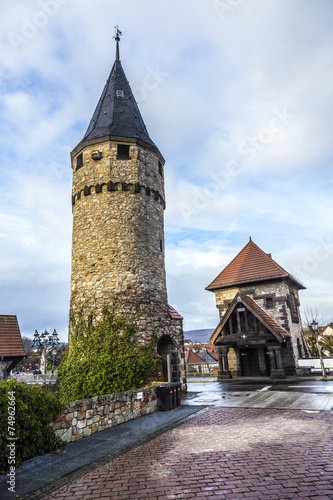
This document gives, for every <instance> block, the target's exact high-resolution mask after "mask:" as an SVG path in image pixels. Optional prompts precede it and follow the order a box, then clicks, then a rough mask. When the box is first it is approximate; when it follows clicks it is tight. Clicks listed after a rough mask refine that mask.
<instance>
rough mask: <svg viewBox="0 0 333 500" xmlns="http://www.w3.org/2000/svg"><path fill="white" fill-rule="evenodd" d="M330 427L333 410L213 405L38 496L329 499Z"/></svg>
mask: <svg viewBox="0 0 333 500" xmlns="http://www.w3.org/2000/svg"><path fill="white" fill-rule="evenodd" d="M332 429H333V414H332V413H330V412H314V413H313V412H307V411H291V410H274V409H268V410H262V409H247V408H210V409H208V411H205V412H204V413H201V414H200V415H199V416H196V417H194V418H192V419H191V420H188V421H187V422H185V423H183V424H181V425H179V426H177V427H176V428H174V429H172V430H169V431H167V432H166V433H164V434H163V435H161V436H159V437H157V438H156V439H153V440H151V441H149V442H148V443H145V444H143V445H142V446H139V447H137V448H135V449H134V450H132V451H130V452H129V453H126V454H125V455H123V456H120V457H118V458H116V459H115V460H112V461H111V462H110V463H108V464H106V465H104V466H103V467H100V468H98V469H96V470H93V471H92V472H90V473H88V474H86V475H85V476H83V477H81V478H80V479H77V480H75V481H73V482H71V483H69V484H67V485H66V486H64V487H63V488H60V489H58V490H57V491H54V492H53V493H52V492H49V493H48V494H47V495H44V496H42V497H38V498H43V500H49V499H54V500H78V499H82V500H94V499H117V500H128V499H129V500H135V499H145V500H146V499H147V500H166V499H194V498H205V499H206V498H207V499H208V498H209V499H213V498H214V499H215V498H216V497H217V498H221V499H226V500H231V499H236V500H241V499H259V500H278V499H294V498H300V499H303V500H330V499H333V465H332V464H333V431H332ZM30 498H37V497H30Z"/></svg>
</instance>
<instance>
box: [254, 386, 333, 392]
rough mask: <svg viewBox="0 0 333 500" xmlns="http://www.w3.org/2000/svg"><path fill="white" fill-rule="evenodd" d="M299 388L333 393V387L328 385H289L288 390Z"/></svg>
mask: <svg viewBox="0 0 333 500" xmlns="http://www.w3.org/2000/svg"><path fill="white" fill-rule="evenodd" d="M298 387H299V388H301V389H325V390H326V391H333V385H327V386H326V387H325V386H324V385H289V386H288V389H297V388H298ZM262 390H263V389H262Z"/></svg>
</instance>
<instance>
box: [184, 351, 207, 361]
mask: <svg viewBox="0 0 333 500" xmlns="http://www.w3.org/2000/svg"><path fill="white" fill-rule="evenodd" d="M185 363H204V360H203V359H201V358H200V357H199V356H197V355H196V354H195V353H194V352H192V351H190V350H189V351H185Z"/></svg>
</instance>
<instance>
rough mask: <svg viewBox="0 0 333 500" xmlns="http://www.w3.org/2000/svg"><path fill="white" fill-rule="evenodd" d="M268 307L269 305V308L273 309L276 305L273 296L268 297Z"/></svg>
mask: <svg viewBox="0 0 333 500" xmlns="http://www.w3.org/2000/svg"><path fill="white" fill-rule="evenodd" d="M266 307H267V309H271V308H272V307H274V304H273V298H272V297H268V298H267V299H266Z"/></svg>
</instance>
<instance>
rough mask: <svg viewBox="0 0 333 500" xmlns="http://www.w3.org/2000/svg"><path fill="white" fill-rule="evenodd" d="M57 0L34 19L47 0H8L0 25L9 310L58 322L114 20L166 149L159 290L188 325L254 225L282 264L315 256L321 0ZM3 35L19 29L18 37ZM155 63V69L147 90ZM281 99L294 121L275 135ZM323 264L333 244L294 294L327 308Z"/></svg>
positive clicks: (327, 158)
mask: <svg viewBox="0 0 333 500" xmlns="http://www.w3.org/2000/svg"><path fill="white" fill-rule="evenodd" d="M54 2H55V3H54ZM51 3H52V5H53V7H54V9H55V10H54V15H53V14H51V11H49V14H47V15H48V17H47V19H46V18H45V17H44V20H45V23H44V25H43V22H42V17H41V16H40V14H38V13H39V12H44V13H47V7H45V5H46V3H45V2H44V1H43V0H40V1H35V2H26V1H24V0H13V1H12V2H9V3H7V4H6V6H3V9H2V16H1V20H0V25H1V29H2V37H1V38H0V49H1V50H0V63H1V64H0V91H1V95H2V97H1V99H0V112H1V125H0V131H1V138H0V144H1V148H2V162H1V163H0V172H1V181H0V194H1V199H2V206H1V217H2V219H1V229H0V238H1V243H2V244H1V247H0V257H1V259H0V262H3V263H4V264H3V265H2V267H1V269H2V274H1V280H6V284H5V285H4V286H5V287H7V290H8V287H9V286H10V287H11V292H10V293H7V292H6V288H3V289H2V292H1V290H0V296H1V297H5V296H6V297H7V298H6V300H3V301H2V303H3V307H4V308H6V310H3V313H6V312H8V308H10V310H12V308H13V309H15V311H16V312H17V314H18V315H19V321H20V323H21V324H22V325H23V328H25V326H24V325H25V324H29V329H31V327H32V324H33V323H34V322H35V323H36V322H37V320H38V317H43V318H47V317H49V318H52V321H54V322H56V321H59V324H61V329H62V332H63V333H64V332H65V328H66V327H65V325H66V322H67V306H66V301H67V300H68V289H69V265H70V244H71V242H70V239H71V237H70V233H71V213H70V210H71V206H70V190H71V187H70V183H71V169H70V159H69V153H70V151H71V149H73V148H74V147H75V145H76V144H77V143H78V142H79V141H80V140H81V138H82V136H83V133H84V131H85V129H86V127H87V125H88V122H89V120H90V118H91V115H92V113H93V110H94V107H95V105H96V103H97V101H98V99H99V96H100V94H101V91H102V88H103V85H104V83H105V80H106V78H107V76H108V73H109V71H110V68H111V65H112V63H113V58H114V50H115V47H114V43H113V41H112V34H113V33H112V31H113V30H112V27H113V26H114V25H116V24H119V25H120V28H121V29H122V31H123V32H124V37H123V39H122V41H121V58H122V61H123V66H124V69H125V72H126V74H127V76H128V78H129V80H130V84H131V86H132V88H133V89H134V91H135V92H136V93H137V98H139V97H140V93H141V99H140V102H139V106H140V109H141V112H142V115H143V117H144V120H145V122H146V125H147V127H148V130H149V132H150V135H151V137H152V139H153V140H154V141H155V142H156V144H157V145H158V147H159V148H160V150H161V152H162V154H163V155H164V156H165V158H166V160H167V164H166V195H167V211H166V229H167V235H166V239H167V241H169V244H168V245H167V272H168V285H169V300H170V302H171V303H173V304H174V305H176V306H177V307H179V308H180V309H182V310H185V311H191V310H193V315H192V316H191V315H189V314H188V315H187V316H186V315H185V314H184V316H185V320H186V324H188V325H189V327H192V326H193V325H201V326H202V327H203V328H204V327H205V326H207V325H208V323H209V326H212V324H213V323H214V322H215V319H214V314H216V319H217V318H218V315H217V311H216V310H215V305H214V300H213V299H214V298H213V296H212V294H209V293H208V292H205V291H204V287H205V286H206V285H207V284H208V283H209V282H210V281H211V280H212V279H213V278H214V277H215V276H216V274H217V272H219V271H220V270H221V269H222V267H223V266H224V265H226V264H227V263H228V262H229V261H230V260H231V258H233V257H234V256H235V255H236V253H237V252H238V251H239V250H240V249H241V248H242V247H243V246H244V245H245V244H246V242H247V238H248V236H250V235H252V237H253V239H254V241H256V243H258V244H259V246H262V247H263V249H264V250H265V251H272V252H273V254H274V255H276V256H277V258H278V257H281V262H280V261H279V263H280V264H281V265H282V266H283V267H286V269H287V270H288V271H290V272H293V269H296V270H297V266H298V268H299V266H300V262H301V263H302V262H304V261H306V259H308V258H311V256H312V254H313V252H314V251H315V248H316V245H318V241H319V240H320V238H323V237H324V236H325V235H326V234H332V225H333V224H332V217H331V215H330V214H332V201H331V200H332V196H331V192H332V176H331V163H332V148H331V116H332V111H333V110H332V103H333V99H332V71H333V69H332V64H331V61H332V55H333V54H332V51H333V49H332V47H333V44H332V36H333V35H332V32H331V26H330V19H331V16H332V6H331V4H330V2H327V1H323V2H320V3H318V2H316V1H315V0H307V1H306V2H304V1H301V0H295V1H293V2H286V1H281V0H279V1H278V0H271V1H270V2H267V1H265V0H251V1H246V2H245V1H244V2H239V6H238V7H236V6H235V8H233V9H231V10H229V11H228V12H227V13H225V15H222V13H221V11H219V10H217V9H216V8H215V7H214V5H215V6H216V2H214V0H211V1H210V0H209V1H207V0H195V1H193V0H191V1H190V0H183V2H181V3H179V2H175V1H174V0H170V1H168V2H165V1H163V0H162V1H159V2H155V1H153V0H144V2H141V3H138V2H136V1H134V0H124V1H123V2H121V3H119V2H115V1H111V2H110V1H109V0H99V2H98V3H97V4H95V3H92V2H89V1H88V0H83V1H81V2H80V3H78V2H76V1H75V0H69V1H67V2H66V1H64V0H61V1H60V0H52V1H51V2H50V5H51ZM220 4H221V3H220ZM57 5H58V7H59V8H58V7H57ZM43 6H44V7H43ZM51 9H52V8H51ZM55 11H56V12H55ZM38 16H39V17H38ZM38 19H39V24H40V26H38ZM31 23H32V27H31ZM42 25H43V26H42ZM29 27H30V34H31V36H30V37H29V36H28V37H27V36H25V35H26V34H27V33H29ZM24 33H25V35H24ZM13 35H16V37H23V38H24V40H23V41H22V40H21V39H20V38H16V41H17V40H19V41H21V42H22V43H21V44H20V45H19V46H17V45H15V41H14V40H15V37H14V38H13ZM156 68H158V71H157V74H159V71H160V72H161V73H160V74H162V75H163V76H162V77H159V76H157V80H156V85H154V88H153V89H151V90H147V89H146V88H145V87H144V81H145V77H146V75H147V73H149V72H151V71H152V70H153V71H154V70H156ZM142 89H143V90H142ZM143 91H146V95H143V94H144V92H143ZM277 109H278V110H280V112H283V110H284V109H285V110H287V113H288V114H292V115H295V116H294V118H292V119H291V120H290V123H289V124H286V125H285V127H281V129H280V130H279V131H278V132H277V131H274V130H273V134H271V135H269V134H270V132H269V130H270V129H272V120H273V119H274V117H276V110H277ZM281 110H282V111H281ZM279 123H280V125H281V121H280V122H279ZM273 128H274V127H273ZM253 138H255V140H256V143H255V144H256V145H257V146H255V147H254V146H253ZM249 140H250V141H252V142H251V144H249ZM244 142H245V146H243V150H242V149H241V150H240V146H241V144H242V143H243V144H244ZM258 146H259V147H258ZM244 147H245V148H246V147H247V149H249V147H250V149H251V151H252V154H250V153H249V152H248V153H247V154H246V153H244ZM253 153H255V155H253ZM251 158H252V159H251ZM230 162H235V165H237V168H235V169H234V170H232V168H231V169H230V168H229V167H228V165H230ZM228 169H229V170H228ZM217 176H218V177H217ZM214 184H215V187H216V185H217V189H214ZM186 209H187V212H186ZM332 267H333V266H332V256H331V255H329V256H328V257H327V259H326V260H323V261H321V262H319V263H318V267H317V269H316V270H315V271H314V272H313V273H310V274H309V273H308V274H306V273H304V272H301V273H300V274H301V276H299V277H300V279H302V277H304V278H305V281H306V285H307V287H308V290H307V291H304V292H303V295H302V296H303V297H311V300H314V301H316V303H317V304H316V305H317V307H318V309H319V308H320V307H323V309H325V311H326V313H327V311H328V309H329V307H331V306H330V297H331V295H332V288H331V286H330V281H329V280H330V279H331V276H332ZM302 273H303V274H302ZM1 280H0V282H1ZM23 282H24V283H25V284H24V286H23V287H22V283H23ZM2 283H4V282H3V281H2ZM26 283H27V285H26ZM29 283H30V286H29ZM25 286H27V288H25ZM15 291H16V292H17V293H15ZM18 291H19V292H18ZM48 296H49V297H50V300H49V301H47V297H48ZM8 297H10V298H11V302H9V301H8ZM15 297H17V298H15ZM303 300H305V299H303ZM306 300H308V299H306ZM23 304H24V305H23ZM29 304H30V305H29ZM37 304H38V307H37ZM40 304H43V312H42V311H41V309H40V308H39V305H40ZM177 307H176V308H177ZM195 312H196V314H198V316H195V315H194V313H195ZM205 312H207V314H208V316H206V317H205V316H199V314H200V315H201V314H205ZM326 313H325V314H326ZM211 315H212V316H211ZM20 316H22V319H21V318H20ZM45 322H47V321H46V319H45ZM213 326H214V325H213ZM42 327H43V328H44V326H42ZM54 327H57V325H56V324H54V325H53V324H52V325H50V328H54Z"/></svg>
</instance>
